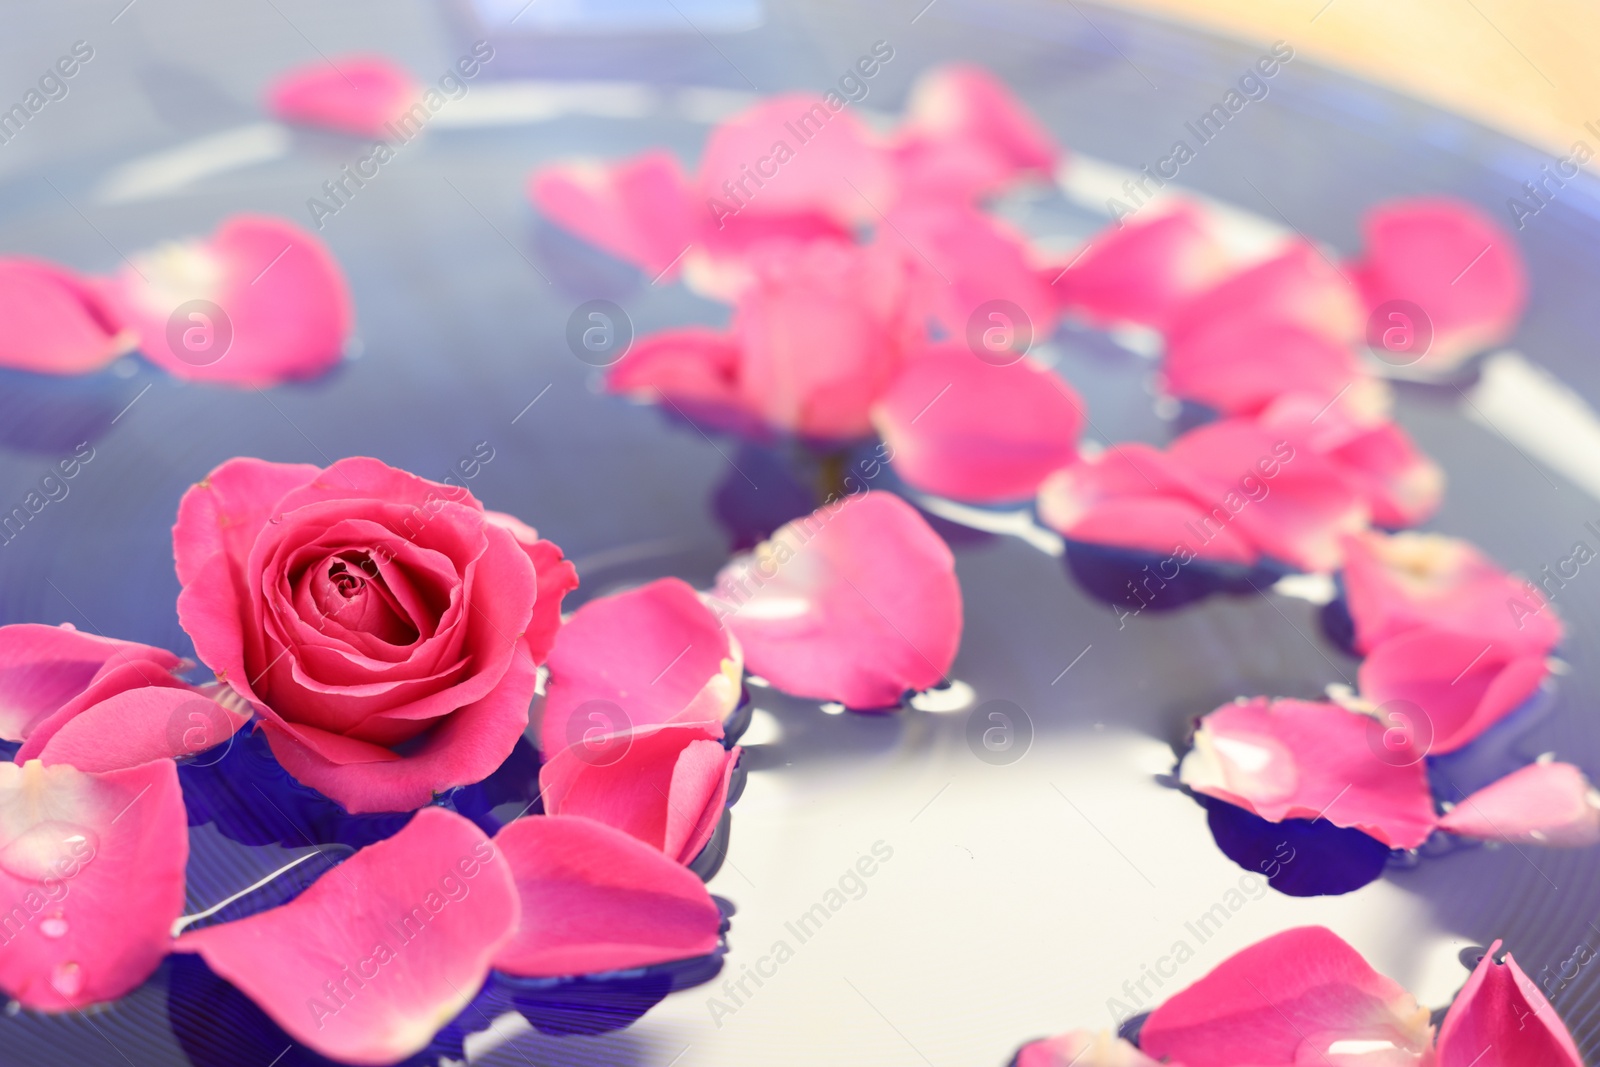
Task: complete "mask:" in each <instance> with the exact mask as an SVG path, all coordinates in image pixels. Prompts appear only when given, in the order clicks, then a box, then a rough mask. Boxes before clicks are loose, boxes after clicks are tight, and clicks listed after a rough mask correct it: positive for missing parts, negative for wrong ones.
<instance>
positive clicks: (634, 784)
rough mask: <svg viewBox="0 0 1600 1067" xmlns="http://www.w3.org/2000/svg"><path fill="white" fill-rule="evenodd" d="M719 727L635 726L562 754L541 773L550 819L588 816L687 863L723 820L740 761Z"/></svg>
mask: <svg viewBox="0 0 1600 1067" xmlns="http://www.w3.org/2000/svg"><path fill="white" fill-rule="evenodd" d="M721 736H722V725H721V724H720V723H718V724H716V725H714V726H712V725H707V724H704V723H668V724H664V725H658V726H635V727H633V728H632V729H630V730H626V731H623V732H621V733H620V734H615V733H614V734H611V735H609V737H608V743H607V744H605V745H604V746H602V747H596V746H588V745H585V744H583V743H581V742H580V743H578V744H574V745H569V746H568V747H566V748H564V749H562V750H561V751H559V752H557V753H556V754H555V755H554V756H553V757H551V758H550V760H549V761H548V762H547V763H546V764H545V765H544V766H543V767H542V768H541V769H540V771H539V791H540V794H541V795H542V796H543V797H544V805H545V809H544V810H545V812H546V813H547V814H550V815H583V816H586V817H588V818H591V819H594V820H596V821H597V822H603V823H605V824H606V825H607V826H614V827H616V828H617V829H619V830H624V831H626V832H627V833H628V834H630V835H631V836H633V837H636V838H638V839H639V840H640V841H643V842H644V843H645V844H647V845H650V846H651V847H652V848H656V849H659V850H660V851H661V852H662V853H663V854H664V855H666V856H668V857H670V858H672V859H674V860H677V861H678V862H679V863H688V862H689V861H690V860H693V859H694V858H695V856H697V855H699V853H700V850H701V849H702V848H704V847H705V845H706V842H707V841H709V840H711V833H712V831H714V830H715V829H716V827H717V821H718V820H719V819H720V818H721V817H722V809H723V807H724V806H725V802H726V801H727V798H728V782H729V779H730V778H731V777H732V775H733V768H734V764H735V763H737V762H738V759H739V749H738V748H737V746H736V747H735V748H733V749H732V750H731V751H730V750H728V749H725V748H723V747H722V744H721V743H720V742H719V741H718V740H717V739H718V738H720V737H721Z"/></svg>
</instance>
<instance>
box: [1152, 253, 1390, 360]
mask: <svg viewBox="0 0 1600 1067" xmlns="http://www.w3.org/2000/svg"><path fill="white" fill-rule="evenodd" d="M1241 317H1242V318H1254V319H1272V320H1275V321H1279V322H1292V323H1295V324H1297V325H1300V326H1303V327H1305V328H1306V329H1309V330H1312V331H1313V332H1316V333H1320V334H1323V335H1324V336H1326V337H1328V338H1331V339H1332V340H1335V341H1339V342H1342V343H1345V344H1354V343H1355V342H1356V341H1358V340H1360V338H1361V336H1362V331H1363V329H1364V328H1365V324H1366V314H1365V313H1364V312H1363V310H1362V307H1361V300H1360V297H1359V295H1358V294H1357V292H1356V290H1355V287H1354V286H1353V285H1351V283H1350V282H1349V281H1348V280H1346V279H1345V277H1344V275H1342V274H1340V273H1339V270H1338V268H1336V267H1335V266H1334V265H1333V264H1332V263H1331V262H1330V261H1329V260H1327V259H1326V258H1325V257H1324V256H1323V254H1322V253H1321V252H1319V251H1318V250H1317V249H1316V247H1315V246H1313V245H1311V244H1309V243H1307V242H1305V241H1296V242H1294V243H1293V244H1291V245H1290V246H1289V247H1288V248H1287V249H1285V250H1284V251H1283V252H1280V253H1279V254H1278V255H1276V256H1273V257H1272V258H1271V259H1268V260H1265V261H1264V262H1261V263H1258V264H1256V265H1255V266H1253V267H1249V268H1246V269H1245V270H1242V271H1240V272H1239V273H1237V274H1234V275H1231V276H1230V277H1228V278H1225V279H1223V280H1222V281H1220V282H1218V283H1217V284H1216V285H1214V286H1212V287H1211V288H1210V289H1207V290H1205V291H1204V292H1202V293H1200V294H1199V295H1197V296H1196V297H1194V299H1192V300H1190V301H1189V302H1188V303H1186V304H1184V305H1183V306H1182V307H1181V308H1179V309H1178V311H1177V312H1176V314H1175V315H1174V316H1173V318H1172V321H1171V323H1170V325H1169V327H1168V329H1167V343H1168V344H1169V345H1180V344H1195V343H1199V342H1198V341H1197V339H1196V338H1197V335H1198V334H1199V332H1200V331H1206V330H1211V329H1214V328H1217V327H1219V326H1220V325H1221V324H1225V323H1228V322H1230V321H1237V320H1238V319H1239V318H1241Z"/></svg>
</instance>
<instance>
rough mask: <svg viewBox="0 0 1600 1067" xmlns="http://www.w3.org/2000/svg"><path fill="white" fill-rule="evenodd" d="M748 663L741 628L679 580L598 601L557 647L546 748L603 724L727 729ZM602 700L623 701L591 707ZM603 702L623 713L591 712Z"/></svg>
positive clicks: (544, 729) (608, 729) (607, 728)
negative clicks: (723, 621) (726, 623)
mask: <svg viewBox="0 0 1600 1067" xmlns="http://www.w3.org/2000/svg"><path fill="white" fill-rule="evenodd" d="M742 662H743V654H742V653H741V652H740V650H739V646H738V644H737V642H735V641H734V640H733V637H732V634H731V633H729V631H728V630H727V629H725V628H724V627H722V626H721V625H720V624H719V623H718V621H717V618H716V616H714V615H713V614H712V613H711V612H710V610H709V609H707V608H706V606H705V605H704V604H703V603H701V601H700V597H699V595H698V594H696V593H695V591H694V590H693V589H691V588H690V587H689V586H688V584H687V583H686V582H683V581H681V580H679V579H677V578H662V579H659V580H657V581H654V582H651V583H649V584H648V585H644V586H641V587H639V588H638V589H630V590H628V591H627V592H624V593H617V594H615V595H613V596H608V597H601V598H600V599H598V600H591V601H590V602H589V603H587V604H585V605H584V606H583V607H581V608H579V609H578V610H577V611H576V612H574V613H573V615H572V618H571V619H569V620H567V623H566V625H564V626H563V627H562V628H561V631H560V632H559V633H558V634H557V635H556V641H555V647H554V648H553V649H551V652H550V678H549V681H548V683H547V684H546V686H545V702H544V720H543V724H542V726H541V727H540V734H539V737H540V741H539V747H540V748H541V749H542V750H543V752H544V753H545V756H546V758H547V759H548V758H553V757H554V756H555V755H556V754H557V753H559V752H560V751H562V750H563V749H565V748H566V747H567V746H568V745H572V744H575V743H578V742H580V741H581V740H582V739H583V737H585V736H587V735H588V734H589V732H591V731H592V730H594V729H595V728H596V727H599V728H601V731H602V732H603V733H606V734H609V733H613V732H615V731H617V730H620V729H626V728H627V727H629V726H648V725H654V724H658V723H668V722H689V723H700V724H704V725H707V726H715V727H716V732H715V733H714V734H712V735H711V736H714V737H721V736H722V722H723V720H724V719H725V718H727V716H728V714H729V713H730V712H731V711H733V708H734V706H735V705H736V704H737V703H738V702H739V680H740V678H741V676H742V674H743V667H742ZM592 701H604V702H606V704H609V705H614V706H615V707H614V709H613V708H610V707H603V706H600V705H596V706H595V707H594V708H587V709H586V708H585V705H588V704H590V702H592ZM597 709H598V710H599V712H600V718H606V717H615V715H616V713H617V712H620V716H621V721H613V722H600V721H599V720H598V719H595V718H593V717H592V716H591V715H590V714H589V713H590V712H594V711H596V710H597ZM574 713H576V714H578V716H579V723H578V725H576V726H574V725H572V723H571V719H572V716H573V715H574Z"/></svg>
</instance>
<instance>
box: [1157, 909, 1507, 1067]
mask: <svg viewBox="0 0 1600 1067" xmlns="http://www.w3.org/2000/svg"><path fill="white" fill-rule="evenodd" d="M1432 1037H1433V1027H1432V1026H1431V1025H1429V1022H1428V1011H1427V1009H1426V1008H1422V1007H1419V1006H1418V1004H1417V1002H1416V1000H1415V998H1413V997H1412V996H1411V994H1410V993H1407V992H1406V991H1405V990H1404V989H1402V988H1401V987H1400V986H1399V985H1398V984H1397V983H1395V982H1394V981H1393V980H1391V979H1389V978H1386V977H1385V976H1383V975H1381V974H1379V973H1378V972H1377V971H1374V970H1373V969H1372V968H1371V967H1370V966H1369V965H1368V964H1367V962H1366V960H1364V959H1362V958H1361V955H1360V954H1359V953H1358V952H1356V950H1355V949H1353V948H1351V947H1350V946H1349V945H1347V944H1345V942H1344V941H1342V940H1341V939H1340V938H1339V937H1338V936H1337V935H1336V934H1334V933H1333V932H1332V931H1330V930H1327V929H1325V928H1323V927H1320V926H1303V927H1298V928H1296V929H1293V930H1286V931H1284V932H1283V933H1281V934H1278V935H1276V936H1274V937H1270V938H1267V939H1266V940H1265V941H1261V942H1258V943H1256V944H1254V945H1251V946H1250V947H1249V948H1246V949H1244V950H1243V951H1242V952H1239V953H1236V954H1235V955H1233V956H1230V957H1229V958H1228V959H1226V960H1224V961H1223V962H1222V963H1221V964H1219V965H1218V966H1217V967H1216V968H1215V969H1214V970H1212V971H1211V973H1210V974H1208V975H1206V976H1205V977H1204V978H1201V979H1200V980H1199V981H1197V982H1195V983H1194V984H1193V985H1191V986H1189V987H1188V988H1187V989H1185V990H1183V991H1182V992H1180V993H1177V994H1176V995H1174V996H1173V997H1171V998H1170V999H1169V1000H1167V1002H1166V1003H1164V1004H1162V1005H1161V1006H1160V1007H1158V1008H1157V1009H1156V1010H1155V1011H1154V1012H1152V1013H1151V1014H1150V1017H1149V1018H1148V1019H1147V1020H1145V1024H1144V1027H1143V1028H1142V1029H1141V1030H1140V1033H1139V1047H1140V1048H1141V1049H1142V1050H1143V1051H1144V1052H1145V1053H1146V1054H1148V1055H1150V1056H1153V1057H1155V1058H1156V1059H1158V1060H1162V1059H1165V1060H1166V1061H1168V1062H1181V1063H1182V1064H1184V1065H1185V1067H1239V1065H1240V1064H1259V1065H1262V1067H1268V1065H1271V1067H1290V1065H1300V1064H1312V1063H1319V1064H1320V1063H1324V1062H1325V1061H1326V1063H1327V1064H1329V1065H1331V1067H1358V1065H1365V1064H1371V1065H1372V1067H1377V1065H1379V1064H1382V1065H1383V1067H1424V1065H1425V1064H1427V1062H1428V1059H1429V1053H1430V1045H1431V1044H1432ZM1373 1050H1383V1053H1382V1055H1381V1057H1379V1058H1374V1057H1373V1055H1372V1052H1373ZM1530 1062H1531V1061H1530ZM1452 1067H1466V1064H1465V1062H1464V1061H1463V1063H1461V1064H1459V1065H1452Z"/></svg>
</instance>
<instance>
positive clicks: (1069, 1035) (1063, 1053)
mask: <svg viewBox="0 0 1600 1067" xmlns="http://www.w3.org/2000/svg"><path fill="white" fill-rule="evenodd" d="M1012 1067H1161V1065H1160V1064H1159V1063H1157V1062H1156V1061H1155V1060H1153V1059H1151V1058H1150V1057H1149V1056H1146V1055H1145V1054H1144V1053H1142V1052H1140V1051H1139V1050H1138V1049H1136V1048H1134V1047H1133V1046H1132V1045H1130V1044H1128V1043H1127V1042H1126V1041H1124V1040H1122V1039H1121V1038H1120V1037H1117V1036H1115V1035H1114V1034H1108V1033H1105V1032H1100V1033H1096V1032H1094V1031H1092V1030H1069V1031H1067V1032H1066V1033H1064V1034H1061V1035H1059V1036H1057V1037H1048V1038H1041V1039H1040V1040H1038V1041H1030V1042H1029V1043H1028V1044H1026V1045H1024V1046H1022V1048H1021V1050H1019V1051H1018V1052H1017V1056H1016V1060H1015V1061H1014V1062H1013V1064H1012ZM1168 1067H1182V1065H1181V1064H1169V1065H1168Z"/></svg>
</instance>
